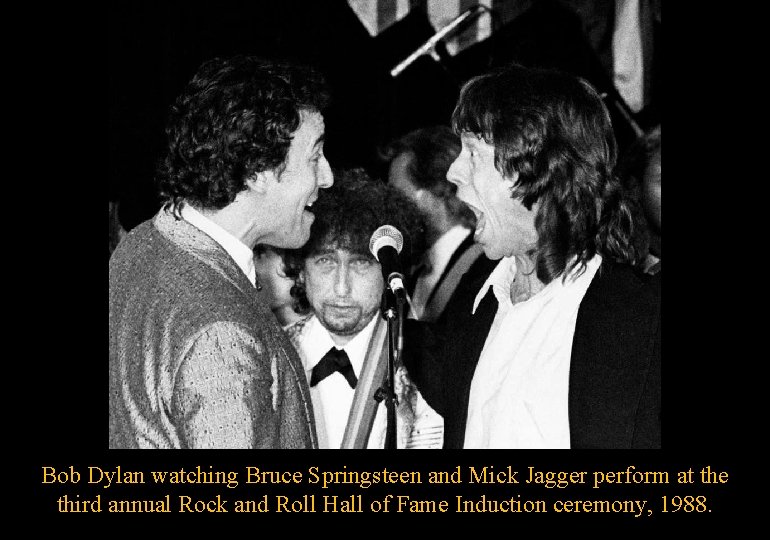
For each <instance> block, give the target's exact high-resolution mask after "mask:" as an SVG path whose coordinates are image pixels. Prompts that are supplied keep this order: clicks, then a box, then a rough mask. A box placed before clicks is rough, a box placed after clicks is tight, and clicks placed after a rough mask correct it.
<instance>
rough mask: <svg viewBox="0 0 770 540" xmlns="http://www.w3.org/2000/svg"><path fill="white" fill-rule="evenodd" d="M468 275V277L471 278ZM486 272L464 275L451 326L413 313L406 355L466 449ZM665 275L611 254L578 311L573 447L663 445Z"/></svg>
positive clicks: (450, 434)
mask: <svg viewBox="0 0 770 540" xmlns="http://www.w3.org/2000/svg"><path fill="white" fill-rule="evenodd" d="M466 277H468V276H466ZM485 280H486V278H481V277H477V278H475V279H470V278H469V279H468V280H464V282H462V283H461V284H460V285H459V286H458V291H459V294H461V295H462V298H460V299H458V311H457V313H456V315H455V316H454V317H453V318H452V319H451V320H450V321H448V322H447V325H446V327H445V328H444V329H443V330H440V329H438V328H437V327H435V326H432V325H430V324H428V323H421V322H417V321H411V320H410V321H406V325H405V329H404V354H403V359H404V362H405V364H406V366H407V370H408V371H409V374H410V376H411V377H412V379H413V380H414V381H415V383H416V384H417V386H418V388H419V389H420V392H421V393H422V395H423V397H425V399H426V400H427V401H428V403H429V404H430V405H431V406H432V407H433V408H434V409H435V410H436V411H437V412H438V413H439V414H441V415H442V416H443V417H444V448H462V447H463V441H464V439H465V423H466V419H467V415H468V397H469V394H470V386H471V380H472V379H473V374H474V371H475V370H476V364H477V362H478V360H479V356H480V355H481V350H482V348H483V347H484V342H485V340H486V337H487V334H488V333H489V329H490V327H491V325H492V321H493V319H494V317H495V313H496V311H497V302H496V300H494V296H493V295H492V292H491V290H490V291H489V293H488V295H487V297H486V298H485V300H484V301H483V302H482V303H481V304H480V305H479V307H478V309H477V310H476V313H475V314H474V315H471V309H472V306H473V301H474V299H475V297H476V295H477V294H478V292H479V290H480V289H481V286H482V285H483V284H484V281H485ZM660 386H661V367H660V274H658V275H656V276H645V275H643V274H640V273H638V272H636V271H635V270H633V269H632V268H631V267H628V266H624V265H616V264H613V263H610V262H608V261H606V260H605V261H604V262H603V263H602V265H601V267H600V269H599V271H598V272H597V274H596V276H595V277H594V279H593V281H592V282H591V285H590V286H589V288H588V290H587V291H586V295H585V297H584V298H583V301H582V302H581V304H580V308H579V310H578V317H577V323H576V327H575V337H574V340H573V343H572V357H571V362H570V378H569V423H570V444H571V447H572V448H660V445H661V441H660V438H661V435H660V431H661V430H660V408H661V404H660V403H661V394H660Z"/></svg>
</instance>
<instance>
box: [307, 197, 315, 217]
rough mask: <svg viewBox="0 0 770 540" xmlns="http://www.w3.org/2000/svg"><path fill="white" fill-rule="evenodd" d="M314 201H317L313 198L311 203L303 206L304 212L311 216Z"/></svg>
mask: <svg viewBox="0 0 770 540" xmlns="http://www.w3.org/2000/svg"><path fill="white" fill-rule="evenodd" d="M316 200H318V197H315V198H314V199H313V200H312V201H310V202H309V203H307V204H306V205H305V212H310V213H311V214H312V213H313V205H314V204H315V202H316Z"/></svg>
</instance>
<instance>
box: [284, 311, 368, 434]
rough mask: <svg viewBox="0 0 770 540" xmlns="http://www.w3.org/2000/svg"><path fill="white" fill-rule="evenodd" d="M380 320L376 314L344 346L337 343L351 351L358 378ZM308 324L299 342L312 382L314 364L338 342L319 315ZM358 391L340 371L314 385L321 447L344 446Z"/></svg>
mask: <svg viewBox="0 0 770 540" xmlns="http://www.w3.org/2000/svg"><path fill="white" fill-rule="evenodd" d="M376 322H377V319H376V317H373V318H372V320H371V321H370V322H369V324H367V325H366V326H365V327H364V329H363V330H361V332H359V333H358V334H357V335H356V336H354V337H353V339H351V340H350V341H349V342H348V343H347V344H346V345H345V346H344V347H337V348H338V349H339V348H342V349H344V350H345V352H346V353H347V355H348V358H349V359H350V364H351V365H352V366H353V372H354V373H355V374H356V378H358V377H360V376H361V368H362V366H363V365H364V359H365V357H366V351H367V349H368V348H369V340H370V339H371V338H372V332H374V325H375V323H376ZM305 324H306V327H305V328H304V329H303V333H302V336H301V338H300V339H299V343H298V345H299V353H300V358H301V359H302V363H303V365H304V366H305V373H306V374H307V380H308V383H310V377H311V375H312V372H313V368H314V367H315V366H316V364H318V362H320V361H321V358H323V357H324V355H325V354H326V353H327V352H328V350H329V349H331V348H332V347H335V345H334V340H332V337H331V335H330V334H329V331H328V330H326V328H324V327H323V325H322V324H321V322H320V321H319V320H318V318H317V317H315V316H313V317H310V319H308V321H307V322H306V323H305ZM354 395H355V389H354V388H351V387H350V385H349V384H348V381H347V380H346V379H345V377H344V376H343V375H342V374H341V373H340V372H338V371H337V372H334V373H332V374H331V375H329V376H328V377H326V378H325V379H324V380H322V381H321V382H319V383H318V384H317V385H315V386H311V387H310V398H311V399H312V401H313V411H314V413H315V421H316V432H317V434H318V447H319V448H339V447H340V446H341V444H342V437H343V436H344V435H345V426H347V423H348V415H349V414H350V406H351V405H352V404H353V396H354Z"/></svg>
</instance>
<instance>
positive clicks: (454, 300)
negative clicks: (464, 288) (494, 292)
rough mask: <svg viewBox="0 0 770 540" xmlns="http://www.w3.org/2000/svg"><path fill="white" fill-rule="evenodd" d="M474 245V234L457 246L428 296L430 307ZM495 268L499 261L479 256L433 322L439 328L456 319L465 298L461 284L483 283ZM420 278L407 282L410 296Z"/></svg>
mask: <svg viewBox="0 0 770 540" xmlns="http://www.w3.org/2000/svg"><path fill="white" fill-rule="evenodd" d="M473 245H474V242H473V233H471V234H469V235H468V236H466V237H465V240H463V241H462V242H461V243H460V245H459V246H457V249H455V251H454V253H452V256H451V257H450V258H449V262H447V265H446V268H445V269H444V272H443V273H442V274H441V277H440V278H439V280H438V281H437V282H436V285H435V286H434V287H433V290H432V291H431V293H430V295H429V296H428V301H427V303H428V305H430V304H431V302H434V301H435V300H436V298H435V296H436V292H437V291H438V289H439V288H440V287H441V286H442V284H443V283H444V282H445V281H446V280H447V279H451V276H452V274H453V272H457V271H458V270H459V269H458V267H457V262H458V261H459V260H460V257H462V256H463V254H465V252H466V251H468V249H470V248H471V246H473ZM495 266H497V261H490V260H489V259H488V258H487V257H486V255H484V253H483V252H482V253H481V254H479V256H478V257H477V258H476V260H475V261H473V263H472V264H471V266H470V268H468V270H467V271H466V272H465V274H464V277H463V278H462V279H461V280H460V282H458V284H457V286H456V287H455V290H454V291H453V292H452V294H451V295H450V297H449V300H448V301H447V303H446V305H445V306H444V309H443V310H441V313H440V314H439V316H438V318H436V319H435V321H432V322H435V323H436V324H437V325H438V326H442V327H443V326H445V325H446V323H447V320H448V319H449V318H451V317H454V314H455V313H456V312H457V309H458V302H459V301H461V300H462V298H463V295H462V294H461V293H460V284H461V283H463V282H465V281H467V280H468V279H472V280H476V279H481V283H483V282H484V281H485V280H486V279H487V276H489V274H490V273H491V272H492V270H493V269H494V267H495ZM418 277H419V276H414V275H413V276H410V278H409V279H408V280H407V288H408V289H409V294H410V295H411V294H413V293H414V287H415V284H416V282H417V278H418Z"/></svg>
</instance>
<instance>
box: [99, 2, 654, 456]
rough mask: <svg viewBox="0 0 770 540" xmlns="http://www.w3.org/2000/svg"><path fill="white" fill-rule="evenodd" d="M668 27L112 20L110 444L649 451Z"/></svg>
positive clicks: (426, 14)
mask: <svg viewBox="0 0 770 540" xmlns="http://www.w3.org/2000/svg"><path fill="white" fill-rule="evenodd" d="M661 20H662V18H661V2H660V1H651V0H616V1H614V2H599V1H587V0H581V1H561V0H530V1H513V0H451V1H443V0H411V1H410V0H349V1H343V0H339V1H324V2H299V1H288V2H241V3H237V4H233V5H229V4H226V5H223V6H222V7H221V8H219V7H217V8H214V7H213V6H198V5H185V4H177V5H172V4H163V3H159V4H149V3H147V4H143V3H139V4H134V3H123V4H119V5H117V6H113V8H112V9H111V11H110V19H109V27H108V29H109V47H110V50H109V58H110V63H109V83H110V86H109V133H108V138H109V150H110V153H109V217H110V220H109V225H110V228H109V256H108V258H109V263H108V264H109V390H108V391H109V400H108V411H109V412H108V414H109V442H108V447H109V448H110V449H132V448H136V449H204V448H205V449H238V448H241V449H316V448H317V449H356V448H358V449H364V448H372V449H374V448H379V449H388V450H396V449H436V450H438V449H660V448H662V445H663V442H662V436H661V431H662V429H661V405H662V401H663V400H662V392H661V388H662V385H661V378H662V377H661V373H662V369H661V346H660V343H661V322H660V321H661V318H660V300H661V297H660V296H661V295H660V290H661V288H660V282H661V238H660V234H661V212H660V208H661V190H660V180H661V158H660V156H661V115H660V97H661V92H662V88H663V85H664V82H663V81H662V80H661V79H662V72H661V70H660V69H659V63H660V58H661V50H662V46H661V43H660V39H659V35H660V29H661ZM105 443H106V444H107V442H106V441H105Z"/></svg>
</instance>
